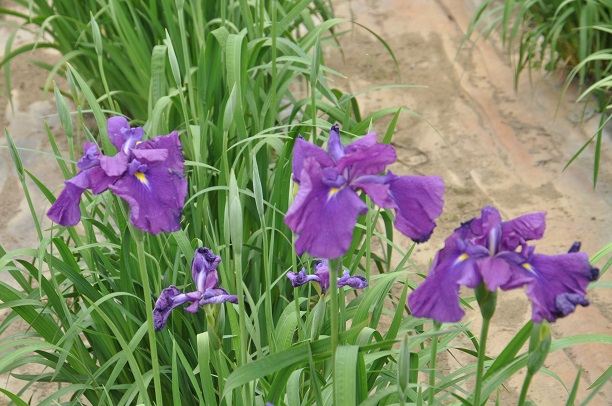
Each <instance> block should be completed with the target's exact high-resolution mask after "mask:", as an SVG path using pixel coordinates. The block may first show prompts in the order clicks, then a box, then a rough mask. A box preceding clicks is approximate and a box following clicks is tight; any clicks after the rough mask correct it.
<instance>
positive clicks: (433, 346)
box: [427, 321, 441, 405]
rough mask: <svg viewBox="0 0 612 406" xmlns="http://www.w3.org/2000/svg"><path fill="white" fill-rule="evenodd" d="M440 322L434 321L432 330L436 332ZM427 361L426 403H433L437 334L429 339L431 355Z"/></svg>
mask: <svg viewBox="0 0 612 406" xmlns="http://www.w3.org/2000/svg"><path fill="white" fill-rule="evenodd" d="M440 326H441V324H440V323H438V322H437V321H434V328H433V332H434V333H437V332H438V331H439V330H440ZM430 358H431V359H430V361H429V389H428V395H427V404H428V405H433V404H434V398H435V396H436V359H437V358H438V336H437V335H436V336H434V337H433V338H432V340H431V356H430Z"/></svg>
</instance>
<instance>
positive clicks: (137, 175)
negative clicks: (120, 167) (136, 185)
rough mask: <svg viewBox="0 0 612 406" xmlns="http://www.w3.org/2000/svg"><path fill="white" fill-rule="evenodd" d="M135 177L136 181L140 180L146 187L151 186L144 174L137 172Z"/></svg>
mask: <svg viewBox="0 0 612 406" xmlns="http://www.w3.org/2000/svg"><path fill="white" fill-rule="evenodd" d="M134 176H136V179H138V180H139V181H140V183H143V184H144V185H147V186H148V185H149V181H147V178H146V177H145V175H144V173H142V172H136V173H135V174H134Z"/></svg>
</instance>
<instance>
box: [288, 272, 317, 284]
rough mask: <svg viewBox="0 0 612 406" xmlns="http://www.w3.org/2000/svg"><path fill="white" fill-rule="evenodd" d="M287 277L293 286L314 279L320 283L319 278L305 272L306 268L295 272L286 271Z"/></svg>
mask: <svg viewBox="0 0 612 406" xmlns="http://www.w3.org/2000/svg"><path fill="white" fill-rule="evenodd" d="M287 279H289V281H290V282H291V285H292V286H293V287H294V288H297V287H300V286H302V285H305V284H306V283H308V282H311V281H314V282H317V283H319V285H320V284H321V279H320V278H319V277H318V276H316V275H308V274H307V273H306V269H304V268H302V270H301V271H300V272H298V273H295V272H291V271H289V272H287Z"/></svg>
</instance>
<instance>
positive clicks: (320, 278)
mask: <svg viewBox="0 0 612 406" xmlns="http://www.w3.org/2000/svg"><path fill="white" fill-rule="evenodd" d="M287 278H289V280H290V281H291V284H292V285H293V287H294V288H297V287H298V286H302V285H304V284H306V283H308V282H317V283H318V284H319V287H320V288H321V294H322V295H324V294H325V293H327V289H329V265H328V264H327V261H326V260H323V261H316V262H315V274H314V275H307V274H306V269H304V268H302V270H301V271H300V272H298V273H295V272H287ZM343 286H350V287H351V288H353V289H363V288H365V287H366V286H368V281H366V278H364V277H363V276H359V275H354V276H351V274H350V273H349V271H348V270H346V269H345V270H344V272H343V273H342V277H340V278H338V287H339V288H341V287H343Z"/></svg>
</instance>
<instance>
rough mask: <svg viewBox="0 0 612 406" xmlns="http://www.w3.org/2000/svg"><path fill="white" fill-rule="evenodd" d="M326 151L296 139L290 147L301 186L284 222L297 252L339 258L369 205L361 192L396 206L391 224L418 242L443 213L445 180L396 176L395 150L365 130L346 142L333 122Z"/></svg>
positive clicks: (430, 177)
mask: <svg viewBox="0 0 612 406" xmlns="http://www.w3.org/2000/svg"><path fill="white" fill-rule="evenodd" d="M327 149H328V150H327V151H325V150H323V149H322V148H320V147H318V146H316V145H314V144H311V143H309V142H307V141H306V140H304V139H303V138H298V139H297V140H296V143H295V147H294V149H293V179H294V181H295V182H296V183H297V184H299V190H298V193H297V195H296V197H295V200H294V202H293V205H292V206H291V207H290V208H289V210H288V211H287V215H286V216H285V223H286V224H287V225H288V226H289V228H290V229H291V230H292V231H293V232H294V233H296V234H297V235H298V237H297V240H296V244H295V248H296V251H297V253H298V254H299V255H301V254H303V253H304V252H308V253H309V254H310V255H312V256H313V257H319V258H328V259H333V258H338V257H340V256H342V255H343V254H344V253H346V251H347V250H348V248H349V246H350V244H351V241H352V240H353V229H354V228H355V224H356V223H357V217H358V216H359V215H361V214H365V213H366V212H367V210H368V206H367V205H366V204H365V203H364V202H363V201H362V200H361V198H360V197H359V195H358V194H357V191H358V190H362V191H363V192H365V193H366V194H367V195H368V196H370V198H371V199H372V201H373V202H374V203H375V204H377V205H378V206H379V207H382V208H388V209H394V210H395V214H396V215H395V227H396V228H397V229H398V230H399V231H401V232H402V233H403V234H405V235H407V236H408V237H410V238H412V239H413V240H414V241H416V242H424V241H427V240H428V239H429V237H430V235H431V233H432V231H433V229H434V227H435V226H436V223H435V222H434V219H435V218H437V217H438V216H439V215H440V214H441V213H442V206H443V200H442V195H443V193H444V184H443V182H442V179H441V178H440V177H438V176H398V175H395V174H393V173H391V171H388V172H387V173H386V174H384V175H381V173H382V172H384V171H385V170H386V168H387V166H388V165H390V164H392V163H393V162H395V159H396V155H395V149H394V148H393V146H391V145H387V144H381V143H377V142H376V134H375V133H371V134H368V135H366V136H364V137H362V138H361V139H359V140H357V141H355V142H353V143H351V144H349V145H347V146H346V147H345V146H343V145H342V143H341V142H340V132H339V127H338V126H337V125H334V126H332V128H331V130H330V135H329V141H328V148H327Z"/></svg>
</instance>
